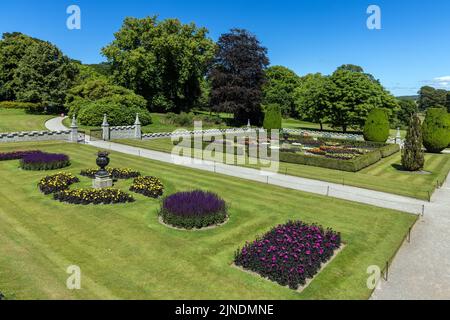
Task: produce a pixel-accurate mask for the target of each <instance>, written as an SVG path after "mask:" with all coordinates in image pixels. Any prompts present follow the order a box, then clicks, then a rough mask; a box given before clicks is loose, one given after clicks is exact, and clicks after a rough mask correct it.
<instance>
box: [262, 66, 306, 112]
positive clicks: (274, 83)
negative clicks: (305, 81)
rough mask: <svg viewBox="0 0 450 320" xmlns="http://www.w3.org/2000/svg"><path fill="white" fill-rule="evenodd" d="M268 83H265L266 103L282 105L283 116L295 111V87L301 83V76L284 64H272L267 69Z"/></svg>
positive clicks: (264, 102) (264, 101)
mask: <svg viewBox="0 0 450 320" xmlns="http://www.w3.org/2000/svg"><path fill="white" fill-rule="evenodd" d="M266 78H267V83H266V84H265V85H264V87H263V90H264V100H263V104H264V105H269V104H273V103H276V104H278V105H280V107H281V113H282V115H283V116H285V117H287V116H292V115H294V113H295V95H294V92H295V89H296V88H297V87H298V86H299V84H300V77H299V76H298V75H297V74H296V73H295V72H294V71H292V70H290V69H288V68H286V67H283V66H272V67H269V68H267V70H266Z"/></svg>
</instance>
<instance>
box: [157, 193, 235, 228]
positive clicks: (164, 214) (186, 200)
mask: <svg viewBox="0 0 450 320" xmlns="http://www.w3.org/2000/svg"><path fill="white" fill-rule="evenodd" d="M159 215H160V217H161V219H162V221H163V222H164V223H166V224H168V225H171V226H174V227H177V228H182V229H188V230H190V229H201V228H206V227H210V226H214V225H219V224H221V223H223V222H225V221H226V220H227V218H228V215H227V207H226V203H225V201H224V200H222V199H221V198H220V197H219V196H218V195H216V194H214V193H211V192H204V191H192V192H180V193H176V194H173V195H171V196H168V197H167V198H165V199H164V200H163V203H162V205H161V210H160V212H159Z"/></svg>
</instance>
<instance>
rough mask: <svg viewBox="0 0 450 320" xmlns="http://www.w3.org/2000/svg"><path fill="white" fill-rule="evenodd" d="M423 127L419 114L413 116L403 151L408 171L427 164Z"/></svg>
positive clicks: (403, 163) (403, 161)
mask: <svg viewBox="0 0 450 320" xmlns="http://www.w3.org/2000/svg"><path fill="white" fill-rule="evenodd" d="M422 143H423V140H422V128H421V124H420V119H419V116H418V115H417V114H414V115H413V116H412V117H411V120H410V124H409V128H408V132H407V133H406V140H405V145H404V149H403V153H402V166H403V168H404V169H405V170H408V171H418V170H422V169H423V167H424V165H425V157H424V152H423V150H422Z"/></svg>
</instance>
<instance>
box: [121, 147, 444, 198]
mask: <svg viewBox="0 0 450 320" xmlns="http://www.w3.org/2000/svg"><path fill="white" fill-rule="evenodd" d="M117 142H119V143H123V144H128V145H132V146H136V147H143V148H147V149H152V150H157V151H162V152H171V151H172V148H173V145H172V142H171V140H170V139H157V140H120V141H117ZM425 158H426V162H425V170H426V171H429V172H431V174H416V173H409V172H405V171H401V170H399V169H398V168H399V167H400V166H401V154H400V153H397V154H395V155H393V156H391V157H388V158H385V159H382V160H381V161H380V162H378V163H376V164H374V165H372V166H370V167H368V168H365V169H363V170H361V171H359V172H357V173H353V172H344V171H339V170H332V169H326V168H320V167H313V166H307V165H299V164H293V163H284V162H281V163H280V170H279V172H280V173H283V174H288V175H292V176H298V177H304V178H310V179H316V180H322V181H328V182H333V183H344V184H346V185H351V186H355V187H360V188H366V189H371V190H377V191H384V192H388V193H393V194H398V195H402V196H408V197H413V198H418V199H423V200H428V199H429V195H430V194H433V192H434V190H435V188H436V186H437V184H438V182H440V183H442V182H443V181H445V179H446V177H447V175H448V173H449V171H450V155H449V154H426V156H425ZM247 166H249V167H256V166H254V165H247Z"/></svg>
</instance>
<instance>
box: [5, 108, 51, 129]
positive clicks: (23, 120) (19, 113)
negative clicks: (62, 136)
mask: <svg viewBox="0 0 450 320" xmlns="http://www.w3.org/2000/svg"><path fill="white" fill-rule="evenodd" d="M53 117H55V116H54V115H48V114H47V115H33V114H27V113H25V110H22V109H0V132H18V131H40V130H46V128H45V122H46V121H47V120H49V119H51V118H53Z"/></svg>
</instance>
